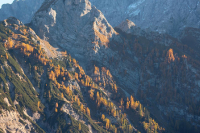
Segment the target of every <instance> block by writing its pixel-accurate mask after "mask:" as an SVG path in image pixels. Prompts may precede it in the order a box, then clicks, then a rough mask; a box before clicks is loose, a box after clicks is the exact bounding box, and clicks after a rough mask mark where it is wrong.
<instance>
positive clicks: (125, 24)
mask: <svg viewBox="0 0 200 133" xmlns="http://www.w3.org/2000/svg"><path fill="white" fill-rule="evenodd" d="M135 26H136V25H135V23H133V22H132V21H130V20H128V19H126V20H125V21H123V22H122V23H121V24H120V25H119V26H117V28H119V29H121V30H122V31H124V32H127V31H128V30H130V29H131V28H132V27H135Z"/></svg>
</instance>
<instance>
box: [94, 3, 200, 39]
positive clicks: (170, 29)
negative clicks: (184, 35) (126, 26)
mask: <svg viewBox="0 0 200 133" xmlns="http://www.w3.org/2000/svg"><path fill="white" fill-rule="evenodd" d="M91 3H92V4H93V5H95V6H96V7H97V8H98V9H100V10H101V11H102V12H103V13H104V15H105V16H106V18H107V19H108V21H109V22H110V23H111V25H112V26H117V25H119V24H120V23H121V22H122V21H124V20H125V19H129V20H132V21H133V22H134V23H135V24H136V25H137V26H139V27H141V28H142V29H145V28H149V29H150V30H153V31H158V32H162V33H165V32H166V33H169V34H171V35H173V36H177V35H178V33H179V32H180V29H183V28H184V27H194V28H199V25H200V16H199V12H200V5H199V1H198V0H178V1H173V0H166V1H156V0H134V1H131V0H125V1H115V0H112V1H109V2H108V1H106V0H104V1H98V0H91ZM114 14H116V16H115V15H114Z"/></svg>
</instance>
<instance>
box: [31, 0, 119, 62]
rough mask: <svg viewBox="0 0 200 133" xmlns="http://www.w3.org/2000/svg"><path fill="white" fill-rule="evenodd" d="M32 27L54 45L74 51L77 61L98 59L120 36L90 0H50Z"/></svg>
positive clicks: (34, 19)
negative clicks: (111, 40) (85, 57)
mask: <svg viewBox="0 0 200 133" xmlns="http://www.w3.org/2000/svg"><path fill="white" fill-rule="evenodd" d="M31 27H32V28H33V29H34V30H35V31H36V33H37V34H38V35H39V36H40V37H41V38H43V39H45V40H47V41H49V42H50V43H51V45H54V46H55V45H58V46H60V47H63V48H64V49H67V50H70V51H71V52H70V54H72V55H75V56H76V57H77V58H83V55H84V56H87V57H91V58H98V57H99V54H102V53H101V52H98V51H99V50H100V49H105V48H106V47H107V45H108V43H109V40H110V38H112V37H113V36H115V35H116V34H117V33H116V31H115V30H114V29H113V28H112V26H111V25H110V24H109V23H108V22H107V20H106V19H105V17H104V15H103V14H102V13H101V11H99V10H98V9H96V7H94V6H93V7H92V6H91V3H90V2H89V1H88V0H65V1H63V0H51V1H48V0H46V1H45V2H44V3H43V5H42V6H41V8H40V9H39V10H38V11H37V13H36V14H35V16H34V17H33V20H32V22H31Z"/></svg>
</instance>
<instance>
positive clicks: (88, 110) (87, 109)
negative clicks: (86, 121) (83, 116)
mask: <svg viewBox="0 0 200 133" xmlns="http://www.w3.org/2000/svg"><path fill="white" fill-rule="evenodd" d="M86 112H87V115H88V116H89V117H90V109H89V108H88V107H87V108H86Z"/></svg>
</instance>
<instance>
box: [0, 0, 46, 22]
mask: <svg viewBox="0 0 200 133" xmlns="http://www.w3.org/2000/svg"><path fill="white" fill-rule="evenodd" d="M43 1H44V0H14V1H13V3H12V4H4V5H2V7H1V9H0V21H3V20H4V19H7V18H9V17H15V18H17V19H19V20H20V21H22V22H23V23H29V22H30V21H31V19H32V17H33V15H34V14H35V12H36V11H37V10H38V9H39V8H40V6H41V5H42V3H43Z"/></svg>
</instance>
